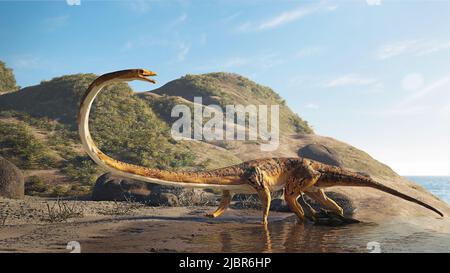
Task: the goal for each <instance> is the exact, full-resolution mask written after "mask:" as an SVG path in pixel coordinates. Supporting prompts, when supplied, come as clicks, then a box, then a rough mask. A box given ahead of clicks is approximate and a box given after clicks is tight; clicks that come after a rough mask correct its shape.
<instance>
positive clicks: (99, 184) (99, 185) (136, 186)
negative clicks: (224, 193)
mask: <svg viewBox="0 0 450 273" xmlns="http://www.w3.org/2000/svg"><path fill="white" fill-rule="evenodd" d="M92 199H93V200H95V201H130V200H131V201H136V202H143V203H145V204H147V205H150V206H170V207H175V206H180V205H181V206H191V205H205V204H214V203H215V201H216V197H215V195H214V194H212V193H208V192H205V191H203V190H200V189H185V188H179V187H168V186H161V185H157V184H151V183H145V182H142V181H136V180H129V179H124V178H121V177H119V176H116V175H113V174H111V173H105V174H103V175H102V176H100V177H99V178H98V179H97V181H96V183H95V186H94V188H93V191H92Z"/></svg>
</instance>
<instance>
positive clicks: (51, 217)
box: [44, 198, 84, 223]
mask: <svg viewBox="0 0 450 273" xmlns="http://www.w3.org/2000/svg"><path fill="white" fill-rule="evenodd" d="M71 203H72V204H71ZM46 205H47V215H46V218H45V219H44V220H46V221H48V222H51V223H58V222H66V221H67V220H68V219H70V218H77V217H83V216H84V208H83V206H81V205H80V204H79V203H77V202H68V201H63V200H61V199H59V198H58V199H57V200H56V202H55V203H53V205H50V204H49V203H48V202H47V203H46Z"/></svg>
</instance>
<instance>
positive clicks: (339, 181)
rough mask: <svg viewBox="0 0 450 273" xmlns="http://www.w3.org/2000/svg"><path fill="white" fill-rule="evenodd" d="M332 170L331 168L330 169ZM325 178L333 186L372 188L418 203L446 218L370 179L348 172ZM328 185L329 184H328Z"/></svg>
mask: <svg viewBox="0 0 450 273" xmlns="http://www.w3.org/2000/svg"><path fill="white" fill-rule="evenodd" d="M330 169H331V168H330ZM323 176H325V177H324V178H325V179H324V180H327V181H329V182H328V183H330V185H329V186H331V184H332V185H333V186H355V187H370V188H375V189H377V190H380V191H383V192H386V193H389V194H392V195H394V196H397V197H400V198H402V199H404V200H407V201H409V202H413V203H416V204H418V205H421V206H422V207H425V208H427V209H429V210H432V211H434V212H435V213H437V214H439V215H440V216H441V217H444V214H443V213H442V212H440V211H439V210H437V209H436V208H434V207H432V206H430V205H428V204H426V203H424V202H422V201H420V200H418V199H416V198H414V197H411V196H409V195H407V194H404V193H401V192H399V191H397V190H395V189H393V188H390V187H388V186H385V185H383V184H381V183H378V182H377V181H375V180H373V179H372V178H370V177H366V176H363V175H359V174H355V173H351V172H347V171H336V170H334V168H333V170H331V171H330V170H327V171H326V172H324V173H323ZM332 181H334V182H332ZM328 183H327V184H328Z"/></svg>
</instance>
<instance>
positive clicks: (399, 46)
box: [375, 40, 450, 60]
mask: <svg viewBox="0 0 450 273" xmlns="http://www.w3.org/2000/svg"><path fill="white" fill-rule="evenodd" d="M446 49H450V41H449V40H447V41H438V40H428V41H426V40H406V41H399V42H394V43H389V44H385V45H383V46H381V47H380V48H379V49H378V50H377V51H376V52H375V57H376V58H377V59H379V60H385V59H389V58H393V57H396V56H401V55H412V56H424V55H428V54H432V53H435V52H439V51H443V50H446Z"/></svg>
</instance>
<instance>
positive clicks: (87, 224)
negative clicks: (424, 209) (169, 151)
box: [0, 202, 450, 252]
mask: <svg viewBox="0 0 450 273" xmlns="http://www.w3.org/2000/svg"><path fill="white" fill-rule="evenodd" d="M90 203H93V205H95V206H96V207H98V206H101V205H105V204H103V203H99V202H88V203H87V207H89V204H90ZM213 209H214V208H213V207H190V208H185V207H178V208H169V207H165V208H164V207H158V208H150V207H145V208H141V209H139V210H137V211H136V212H135V213H134V215H123V216H102V215H98V214H95V213H87V215H85V216H84V217H82V218H74V219H70V220H69V221H68V222H62V223H45V222H39V221H36V222H33V220H30V221H28V223H27V221H21V222H15V223H14V222H12V224H9V225H8V224H6V225H5V226H2V227H0V251H1V252H69V251H70V250H68V249H67V248H66V247H67V244H68V242H70V241H77V242H79V243H80V246H81V252H370V251H371V250H372V249H368V244H369V246H370V245H372V246H375V248H376V250H380V251H381V252H450V231H449V230H448V226H449V225H448V221H447V220H436V221H437V222H436V223H432V222H431V221H435V220H433V219H431V218H416V219H414V220H411V219H408V221H405V219H401V218H398V219H395V220H389V221H386V222H383V223H374V222H370V221H363V222H362V223H359V224H351V225H346V226H341V227H327V226H315V225H313V224H311V223H307V224H305V225H302V224H298V223H297V221H296V218H295V216H294V215H293V214H292V213H280V212H271V214H270V219H269V225H268V228H267V229H265V228H264V227H263V226H262V225H261V224H260V220H261V212H260V211H257V210H233V209H230V210H229V211H227V212H226V213H225V215H224V216H223V217H221V218H218V219H209V218H205V217H204V216H203V215H204V214H205V213H206V212H210V211H211V210H213ZM88 211H89V210H88ZM430 219H431V220H430ZM360 220H361V219H360ZM424 221H426V222H427V223H429V224H428V225H426V224H425V225H424V224H423V223H424ZM378 246H379V248H377V247H378Z"/></svg>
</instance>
